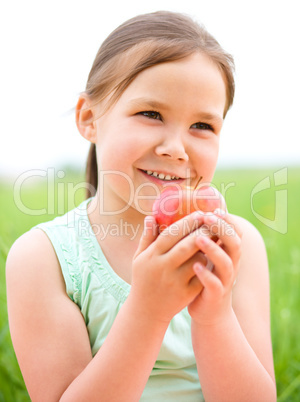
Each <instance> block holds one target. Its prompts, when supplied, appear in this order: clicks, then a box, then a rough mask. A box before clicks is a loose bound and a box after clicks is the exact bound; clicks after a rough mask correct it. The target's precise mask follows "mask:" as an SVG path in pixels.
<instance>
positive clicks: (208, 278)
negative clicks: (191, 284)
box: [193, 262, 222, 292]
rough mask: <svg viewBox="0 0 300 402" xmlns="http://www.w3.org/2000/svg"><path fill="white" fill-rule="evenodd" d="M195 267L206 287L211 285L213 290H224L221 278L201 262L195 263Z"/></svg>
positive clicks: (198, 276)
mask: <svg viewBox="0 0 300 402" xmlns="http://www.w3.org/2000/svg"><path fill="white" fill-rule="evenodd" d="M193 269H194V272H195V274H196V275H197V278H198V279H199V281H200V282H201V283H202V285H203V287H204V288H207V287H209V288H210V289H211V290H214V291H218V292H222V283H221V281H220V279H219V278H218V277H217V276H216V275H214V274H213V273H212V272H211V271H209V270H208V269H207V268H205V267H204V266H203V265H202V264H200V263H199V262H196V263H195V264H194V266H193Z"/></svg>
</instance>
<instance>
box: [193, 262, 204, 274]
mask: <svg viewBox="0 0 300 402" xmlns="http://www.w3.org/2000/svg"><path fill="white" fill-rule="evenodd" d="M194 270H195V271H198V272H202V271H203V270H204V267H203V265H202V264H200V262H196V263H195V264H194Z"/></svg>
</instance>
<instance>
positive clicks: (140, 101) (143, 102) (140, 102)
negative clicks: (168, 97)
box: [129, 98, 169, 110]
mask: <svg viewBox="0 0 300 402" xmlns="http://www.w3.org/2000/svg"><path fill="white" fill-rule="evenodd" d="M129 104H130V106H137V107H139V106H142V107H145V106H150V107H153V108H154V109H155V108H158V109H164V110H168V109H169V107H168V106H167V105H165V104H164V103H162V102H159V101H156V100H153V99H149V98H136V99H132V100H131V101H129Z"/></svg>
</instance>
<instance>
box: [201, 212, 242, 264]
mask: <svg viewBox="0 0 300 402" xmlns="http://www.w3.org/2000/svg"><path fill="white" fill-rule="evenodd" d="M229 219H230V218H229ZM204 226H205V227H206V228H207V229H208V230H209V231H210V232H211V233H212V235H216V236H218V238H219V240H220V242H219V243H218V244H219V245H220V244H221V246H222V248H223V249H224V251H225V252H226V253H227V254H228V255H229V256H230V258H231V259H232V261H233V263H234V264H236V263H237V262H238V260H239V258H240V254H241V237H240V236H239V234H238V233H237V232H236V231H235V227H233V226H232V225H231V224H230V223H227V222H226V221H225V220H223V219H220V218H218V217H217V216H215V215H205V216H204Z"/></svg>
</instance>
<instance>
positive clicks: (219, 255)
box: [196, 236, 235, 286]
mask: <svg viewBox="0 0 300 402" xmlns="http://www.w3.org/2000/svg"><path fill="white" fill-rule="evenodd" d="M196 242H197V244H198V246H199V249H200V250H201V251H202V252H203V253H204V254H205V255H206V256H207V257H208V258H209V260H210V261H211V262H212V263H213V264H214V274H215V275H216V276H217V277H218V278H219V279H220V281H221V282H222V284H223V285H224V286H228V285H230V284H231V283H233V281H234V278H235V272H234V269H233V262H232V260H231V258H230V257H229V255H228V254H227V253H226V252H225V251H224V250H223V249H222V247H220V246H219V245H218V244H216V243H215V242H214V241H212V240H211V239H209V238H208V237H203V236H199V237H197V240H196ZM207 270H208V269H207Z"/></svg>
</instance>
